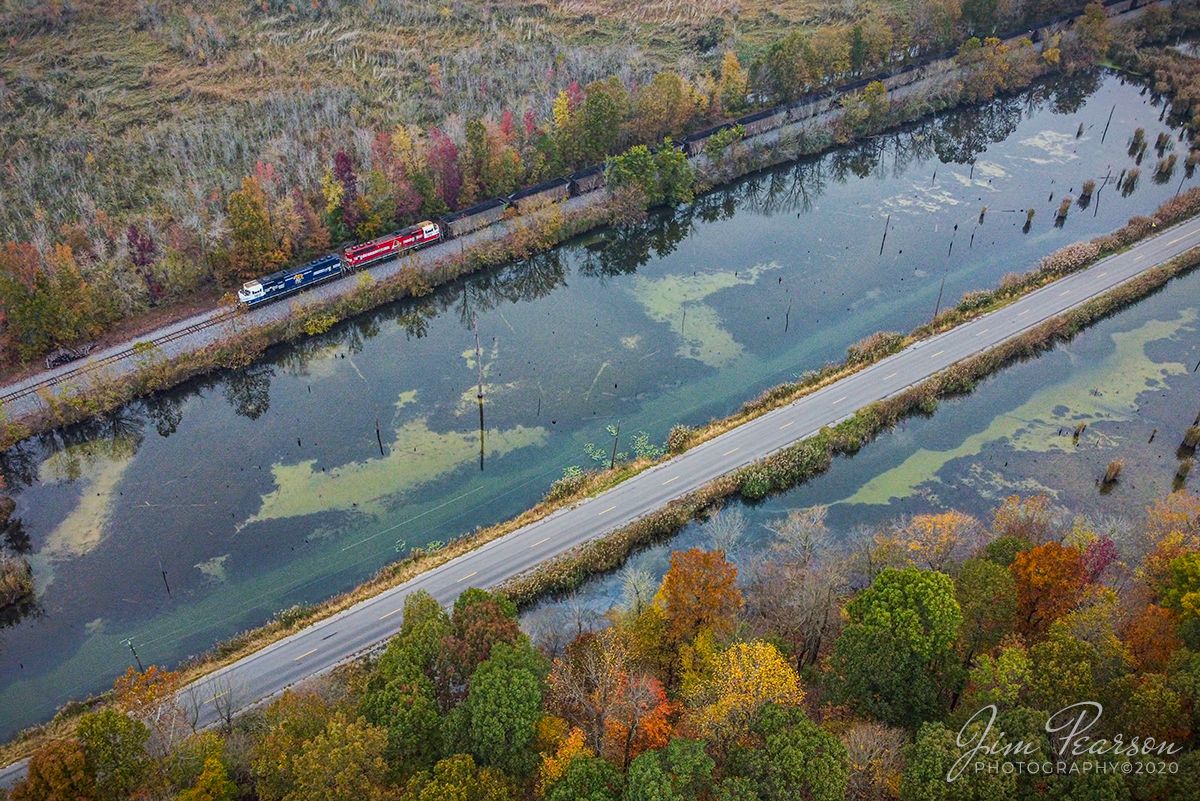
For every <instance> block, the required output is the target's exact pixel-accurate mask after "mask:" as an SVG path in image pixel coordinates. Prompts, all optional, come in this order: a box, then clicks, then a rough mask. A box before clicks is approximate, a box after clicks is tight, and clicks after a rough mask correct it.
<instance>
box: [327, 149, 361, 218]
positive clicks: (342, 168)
mask: <svg viewBox="0 0 1200 801" xmlns="http://www.w3.org/2000/svg"><path fill="white" fill-rule="evenodd" d="M333 177H334V179H335V180H336V181H337V182H338V183H340V184H341V185H342V225H344V226H346V228H347V229H348V230H351V231H353V230H354V228H355V226H357V225H358V224H359V223H360V222H362V209H361V208H359V205H358V176H357V175H355V174H354V163H353V162H352V161H351V160H350V156H348V155H346V151H344V150H339V151H338V152H337V154H336V155H335V156H334V157H333Z"/></svg>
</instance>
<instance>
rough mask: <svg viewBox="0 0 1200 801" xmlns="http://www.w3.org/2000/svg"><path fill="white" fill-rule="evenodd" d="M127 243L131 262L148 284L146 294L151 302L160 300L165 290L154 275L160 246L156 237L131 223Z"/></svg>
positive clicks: (126, 234) (126, 235) (126, 237)
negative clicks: (155, 261) (156, 241)
mask: <svg viewBox="0 0 1200 801" xmlns="http://www.w3.org/2000/svg"><path fill="white" fill-rule="evenodd" d="M125 243H126V247H127V248H128V249H129V261H130V262H132V263H133V267H134V269H135V270H136V271H137V274H138V276H139V277H140V278H141V279H142V281H143V282H145V284H146V293H147V294H148V295H149V296H150V298H151V300H158V299H159V298H161V297H162V296H163V294H164V290H163V288H162V286H161V285H160V284H159V283H158V282H157V281H156V280H155V278H154V273H153V267H154V260H155V258H156V257H157V256H158V246H157V245H156V244H155V242H154V237H153V236H151V235H150V232H149V231H147V232H146V233H142V232H141V231H140V230H139V229H138V227H137V226H136V225H134V224H133V223H130V224H129V228H128V229H127V230H126V232H125Z"/></svg>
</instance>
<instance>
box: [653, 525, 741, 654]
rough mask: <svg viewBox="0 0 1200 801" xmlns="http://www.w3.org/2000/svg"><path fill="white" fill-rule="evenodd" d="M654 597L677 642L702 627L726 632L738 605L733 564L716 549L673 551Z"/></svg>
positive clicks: (691, 636)
mask: <svg viewBox="0 0 1200 801" xmlns="http://www.w3.org/2000/svg"><path fill="white" fill-rule="evenodd" d="M658 599H659V601H660V602H661V604H662V607H663V612H664V613H665V615H666V619H667V627H668V629H669V631H670V633H671V635H672V636H674V637H675V639H676V640H677V641H681V642H682V641H687V640H690V639H692V638H693V637H695V636H696V634H697V633H699V632H700V630H701V629H705V628H707V629H711V630H712V631H713V632H714V633H716V634H729V633H731V632H732V631H733V629H734V626H735V625H736V624H737V613H738V610H740V609H741V608H742V593H741V591H740V590H739V589H738V588H737V567H735V566H734V565H733V564H732V563H731V562H728V561H726V560H725V556H724V554H722V553H721V552H720V551H702V550H700V549H699V548H693V549H691V550H690V551H676V552H674V553H673V554H671V568H670V570H668V571H667V574H666V575H665V576H663V582H662V588H661V589H660V590H659V591H658Z"/></svg>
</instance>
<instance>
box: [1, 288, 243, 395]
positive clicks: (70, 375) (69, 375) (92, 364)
mask: <svg viewBox="0 0 1200 801" xmlns="http://www.w3.org/2000/svg"><path fill="white" fill-rule="evenodd" d="M235 314H236V312H232V311H229V312H224V313H222V314H218V315H216V316H214V317H210V318H209V319H207V320H203V321H201V322H198V323H193V324H192V325H189V326H187V327H186V328H181V329H179V330H178V331H172V332H171V333H169V334H164V335H162V336H161V337H157V338H155V339H151V340H147V341H145V342H137V343H134V344H133V345H132V346H131V347H128V348H125V349H124V350H120V351H117V352H116V353H113V354H111V355H109V356H105V357H104V358H103V359H95V360H92V361H88V362H86V363H85V364H82V365H80V366H79V367H76V368H75V369H73V370H68V371H67V372H65V373H61V374H59V375H55V376H51V377H49V378H45V379H42V380H41V381H38V382H37V383H36V384H30V385H29V386H27V387H22V388H21V389H18V390H14V391H12V392H9V393H7V394H5V395H0V403H12V402H14V401H17V400H20V399H21V398H26V397H28V396H30V395H36V394H37V391H38V390H39V389H42V388H45V387H53V386H57V385H59V384H64V383H67V382H69V381H71V380H73V379H76V378H80V377H82V376H85V375H87V374H88V373H91V372H94V371H96V370H99V369H101V368H104V367H108V366H109V365H113V364H116V363H118V362H121V361H124V360H125V359H128V358H130V357H132V356H137V355H138V354H139V353H144V352H145V350H146V347H145V346H146V345H150V346H153V347H161V346H162V345H166V344H167V343H169V342H174V341H175V340H177V339H183V338H184V337H186V336H190V335H192V334H195V333H196V332H198V331H203V330H204V329H206V328H212V327H213V326H214V325H219V324H220V323H223V322H226V321H228V320H230V319H232V318H233V317H234V315H235Z"/></svg>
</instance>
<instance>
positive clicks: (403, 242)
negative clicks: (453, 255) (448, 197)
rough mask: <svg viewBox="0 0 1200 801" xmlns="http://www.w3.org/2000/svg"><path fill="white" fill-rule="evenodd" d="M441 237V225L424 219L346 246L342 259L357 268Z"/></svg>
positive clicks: (351, 266) (348, 265)
mask: <svg viewBox="0 0 1200 801" xmlns="http://www.w3.org/2000/svg"><path fill="white" fill-rule="evenodd" d="M441 238H442V229H441V227H440V226H439V225H438V224H437V223H435V222H430V221H428V220H426V221H425V222H422V223H417V224H416V225H411V226H409V227H408V228H405V229H404V230H402V231H397V232H396V233H394V234H388V235H387V236H385V237H380V238H379V239H375V240H373V241H371V242H364V243H363V244H361V245H355V246H353V247H349V248H346V252H345V254H344V255H343V256H342V260H343V261H344V262H345V263H346V266H347V267H349V268H350V269H357V268H359V267H362V266H364V265H367V264H371V263H373V262H377V261H380V260H381V259H387V258H391V257H392V256H396V255H399V254H400V253H403V252H404V251H406V250H413V249H414V248H419V247H423V246H425V245H428V244H431V243H433V242H437V241H438V240H439V239H441Z"/></svg>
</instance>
